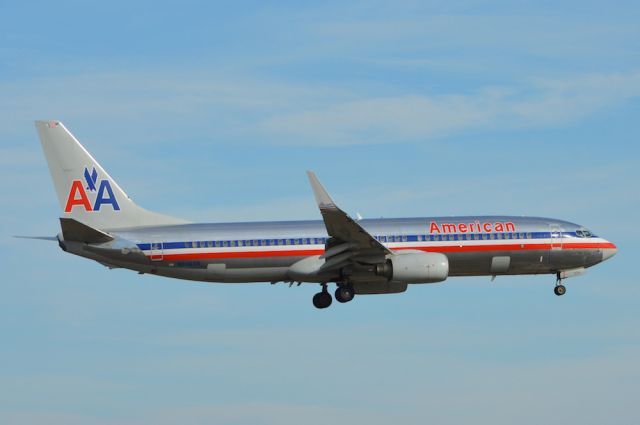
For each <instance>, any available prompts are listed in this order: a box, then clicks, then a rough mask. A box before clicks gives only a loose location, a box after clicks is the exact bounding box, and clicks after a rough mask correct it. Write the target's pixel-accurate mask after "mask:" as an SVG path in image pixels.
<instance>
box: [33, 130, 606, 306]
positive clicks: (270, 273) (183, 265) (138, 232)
mask: <svg viewBox="0 0 640 425" xmlns="http://www.w3.org/2000/svg"><path fill="white" fill-rule="evenodd" d="M36 128H37V130H38V134H39V136H40V141H41V143H42V148H43V150H44V154H45V157H46V159H47V163H48V165H49V170H50V172H51V177H52V178H53V183H54V186H55V190H56V193H57V196H58V200H59V202H60V206H61V208H62V211H63V212H62V217H61V218H60V225H61V228H62V231H61V232H60V233H59V234H58V235H57V237H56V238H49V239H54V240H56V239H57V241H58V244H59V245H60V248H62V249H63V250H64V251H66V252H69V253H72V254H75V255H79V256H81V257H86V258H89V259H91V260H95V261H97V262H99V263H101V264H103V265H105V266H107V267H110V268H126V269H131V270H135V271H137V272H139V273H140V274H142V273H149V274H154V275H159V276H166V277H173V278H178V279H188V280H198V281H205V282H225V283H244V282H270V283H277V282H287V283H289V284H293V283H297V284H298V285H299V284H300V283H314V284H317V285H319V286H320V287H321V291H320V292H318V293H317V294H315V296H314V297H313V305H314V306H315V307H317V308H327V307H329V306H330V305H331V303H332V300H333V297H332V296H331V294H330V293H329V291H328V285H329V284H330V283H335V284H336V289H335V292H334V295H335V299H336V300H337V301H339V302H341V303H346V302H349V301H351V300H353V298H354V296H355V295H359V294H390V293H399V292H404V291H406V290H407V286H408V285H409V284H425V283H436V282H442V281H444V280H445V279H447V278H449V277H453V276H492V277H495V276H502V275H523V274H551V275H554V276H555V282H556V283H555V288H554V292H555V294H556V295H563V294H564V293H565V292H566V288H565V286H564V285H563V284H562V283H563V281H564V279H565V278H568V277H571V276H578V275H581V274H583V273H584V271H585V269H586V268H588V267H591V266H593V265H595V264H598V263H600V262H602V261H604V260H606V259H608V258H610V257H611V256H613V255H614V254H615V253H616V252H617V249H616V246H615V245H614V244H613V243H611V242H609V241H607V240H605V239H603V238H601V237H598V236H596V235H595V234H593V233H592V232H591V231H590V230H588V229H587V228H585V227H583V226H580V225H578V224H574V223H570V222H568V221H564V220H556V219H550V218H538V217H514V216H469V217H421V218H396V219H356V220H354V219H352V218H351V217H350V216H349V215H347V214H346V213H345V212H344V211H342V210H341V209H340V208H338V206H337V205H336V203H335V202H334V201H333V200H332V199H331V197H330V196H329V194H328V193H327V191H326V190H325V189H324V188H323V186H322V185H321V184H320V182H319V181H318V178H317V177H316V175H315V174H314V173H312V172H309V173H308V177H309V181H310V183H311V188H312V189H313V192H314V195H315V199H316V202H317V204H318V208H319V210H320V213H321V216H322V220H309V221H273V222H270V221H267V222H252V223H211V224H210V223H204V224H196V223H189V222H187V221H185V220H181V219H178V218H174V217H169V216H166V215H162V214H158V213H155V212H151V211H148V210H145V209H143V208H141V207H139V206H138V205H136V204H135V203H134V202H133V201H132V200H131V198H129V196H127V194H126V193H125V192H124V191H123V190H122V189H121V188H120V186H119V185H118V184H117V183H116V182H115V180H113V178H111V176H109V174H107V172H106V171H105V170H104V169H103V168H102V167H101V166H100V164H98V162H96V160H95V159H93V157H92V156H91V155H90V154H89V152H87V150H86V149H85V148H84V147H83V146H82V145H81V144H80V143H79V142H78V140H76V138H75V137H74V136H73V135H72V134H71V133H70V132H69V131H68V130H67V128H66V127H65V126H64V125H63V124H62V123H61V122H59V121H36Z"/></svg>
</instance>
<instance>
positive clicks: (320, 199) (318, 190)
mask: <svg viewBox="0 0 640 425" xmlns="http://www.w3.org/2000/svg"><path fill="white" fill-rule="evenodd" d="M307 175H308V176H309V183H311V188H312V189H313V194H314V195H315V197H316V202H317V203H318V207H320V209H327V208H331V209H333V208H337V207H336V204H335V202H333V199H331V196H329V194H328V193H327V191H326V189H325V188H324V187H322V184H321V183H320V180H318V177H317V176H316V173H314V172H313V171H307Z"/></svg>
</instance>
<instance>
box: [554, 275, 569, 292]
mask: <svg viewBox="0 0 640 425" xmlns="http://www.w3.org/2000/svg"><path fill="white" fill-rule="evenodd" d="M553 293H554V294H556V295H557V296H561V295H564V294H566V293H567V288H565V287H564V285H563V284H562V278H561V277H560V272H558V273H557V274H556V287H555V288H553Z"/></svg>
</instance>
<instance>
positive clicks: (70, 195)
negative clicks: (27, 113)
mask: <svg viewBox="0 0 640 425" xmlns="http://www.w3.org/2000/svg"><path fill="white" fill-rule="evenodd" d="M35 124H36V128H37V130H38V135H39V136H40V142H41V143H42V149H43V150H44V155H45V157H46V158H47V163H48V165H49V171H50V172H51V178H52V179H53V185H54V186H55V189H56V194H57V195H58V201H59V202H60V207H61V208H62V211H63V213H62V217H64V218H72V219H75V220H77V221H79V222H81V223H84V224H86V225H88V226H91V227H94V228H96V229H118V228H124V227H137V226H156V225H168V224H182V223H186V221H185V220H181V219H178V218H174V217H169V216H166V215H162V214H158V213H155V212H152V211H147V210H145V209H144V208H141V207H139V206H138V205H136V204H135V203H134V202H133V201H132V200H131V199H130V198H129V197H128V196H127V194H126V193H125V192H124V191H123V190H122V189H121V188H120V186H119V185H118V183H116V181H115V180H114V179H113V178H111V176H110V175H109V174H107V172H106V171H105V170H104V169H103V168H102V167H101V166H100V164H98V162H97V161H96V160H95V159H93V157H92V156H91V154H90V153H89V152H87V150H86V149H85V148H84V146H82V145H81V144H80V142H78V140H76V138H75V137H73V135H72V134H71V133H70V132H69V130H67V128H66V127H65V126H64V125H63V124H62V123H61V122H59V121H36V122H35Z"/></svg>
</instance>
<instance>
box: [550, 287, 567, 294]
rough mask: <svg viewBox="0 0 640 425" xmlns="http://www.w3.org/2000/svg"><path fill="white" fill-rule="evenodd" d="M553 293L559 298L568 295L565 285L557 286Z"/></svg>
mask: <svg viewBox="0 0 640 425" xmlns="http://www.w3.org/2000/svg"><path fill="white" fill-rule="evenodd" d="M553 293H554V294H556V295H557V296H561V295H564V294H566V293H567V288H565V287H564V285H556V287H555V288H553Z"/></svg>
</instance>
